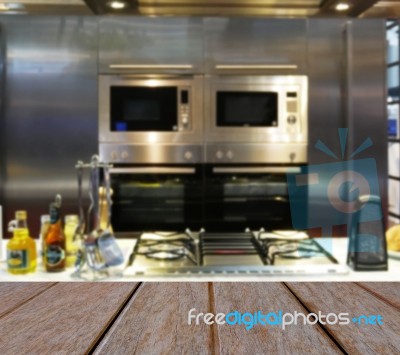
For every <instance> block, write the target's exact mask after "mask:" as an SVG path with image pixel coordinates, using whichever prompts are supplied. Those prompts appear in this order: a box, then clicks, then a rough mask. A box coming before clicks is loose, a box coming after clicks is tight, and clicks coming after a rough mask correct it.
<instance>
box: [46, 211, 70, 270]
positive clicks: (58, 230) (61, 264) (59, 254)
mask: <svg viewBox="0 0 400 355" xmlns="http://www.w3.org/2000/svg"><path fill="white" fill-rule="evenodd" d="M44 266H45V268H46V271H48V272H58V271H64V270H65V237H64V232H63V228H62V225H61V215H60V206H59V204H57V203H51V204H50V226H49V229H48V231H47V234H46V239H45V252H44Z"/></svg>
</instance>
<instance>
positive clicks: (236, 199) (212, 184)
mask: <svg viewBox="0 0 400 355" xmlns="http://www.w3.org/2000/svg"><path fill="white" fill-rule="evenodd" d="M300 169H301V168H300V166H265V165H251V166H250V165H229V166H228V165H207V167H206V173H205V185H206V189H205V197H204V200H205V209H204V210H205V216H204V218H205V221H204V226H205V229H206V230H207V231H212V232H227V231H230V232H243V231H244V230H245V229H250V230H260V229H262V228H263V229H265V230H291V229H293V225H292V218H291V209H290V201H289V195H288V183H287V181H288V179H287V177H288V174H295V173H298V172H299V171H300Z"/></svg>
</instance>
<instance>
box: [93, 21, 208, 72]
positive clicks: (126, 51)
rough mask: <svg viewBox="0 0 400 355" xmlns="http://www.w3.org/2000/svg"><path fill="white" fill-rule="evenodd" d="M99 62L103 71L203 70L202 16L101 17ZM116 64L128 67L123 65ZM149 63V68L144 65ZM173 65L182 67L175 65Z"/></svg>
mask: <svg viewBox="0 0 400 355" xmlns="http://www.w3.org/2000/svg"><path fill="white" fill-rule="evenodd" d="M99 62H100V66H99V70H100V73H120V72H129V73H150V74H154V73H164V72H167V73H175V74H185V73H202V72H203V26H202V19H201V18H195V17H164V18H152V17H138V16H130V17H115V18H100V19H99ZM113 65H123V66H124V65H128V67H127V69H121V67H119V68H118V67H117V68H115V67H114V66H113ZM129 65H136V67H132V66H130V67H129ZM149 65H150V68H148V69H146V68H145V67H140V66H149ZM171 65H175V66H176V65H178V67H176V68H173V67H172V68H171ZM110 66H111V67H110ZM154 66H156V67H154ZM157 66H158V67H157ZM160 66H161V67H160ZM162 66H164V68H163V67H162ZM182 66H187V68H185V67H183V68H182ZM190 66H191V67H190Z"/></svg>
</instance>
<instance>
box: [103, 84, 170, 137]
mask: <svg viewBox="0 0 400 355" xmlns="http://www.w3.org/2000/svg"><path fill="white" fill-rule="evenodd" d="M177 101H178V89H177V87H174V86H162V87H145V86H112V87H111V88H110V102H111V109H110V131H111V132H146V131H155V132H169V131H176V130H177V127H178V120H177V117H178V108H177Z"/></svg>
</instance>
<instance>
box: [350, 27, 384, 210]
mask: <svg viewBox="0 0 400 355" xmlns="http://www.w3.org/2000/svg"><path fill="white" fill-rule="evenodd" d="M350 26H351V29H350V32H351V34H352V38H353V39H352V46H350V47H351V58H350V63H349V64H348V65H349V66H350V68H349V69H350V70H349V76H350V78H349V80H350V84H351V90H350V92H349V95H350V100H351V106H352V110H351V111H352V113H351V115H350V117H349V122H348V125H349V128H350V130H351V132H352V134H351V135H350V136H351V140H350V142H349V153H350V152H354V151H355V150H356V149H357V148H358V147H359V146H361V144H362V143H363V142H364V141H365V140H366V139H367V138H370V139H371V140H372V143H373V145H372V146H371V147H370V148H369V149H367V150H365V151H364V152H362V153H360V154H357V155H356V156H355V157H354V159H363V158H373V159H375V161H376V164H377V170H378V180H379V186H380V195H381V196H380V197H381V199H382V205H383V210H384V211H385V213H386V211H387V181H388V179H387V177H388V151H387V147H388V133H387V117H386V26H385V21H384V20H382V19H368V20H367V19H363V20H354V21H351V24H350ZM372 173H373V172H371V174H372Z"/></svg>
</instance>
